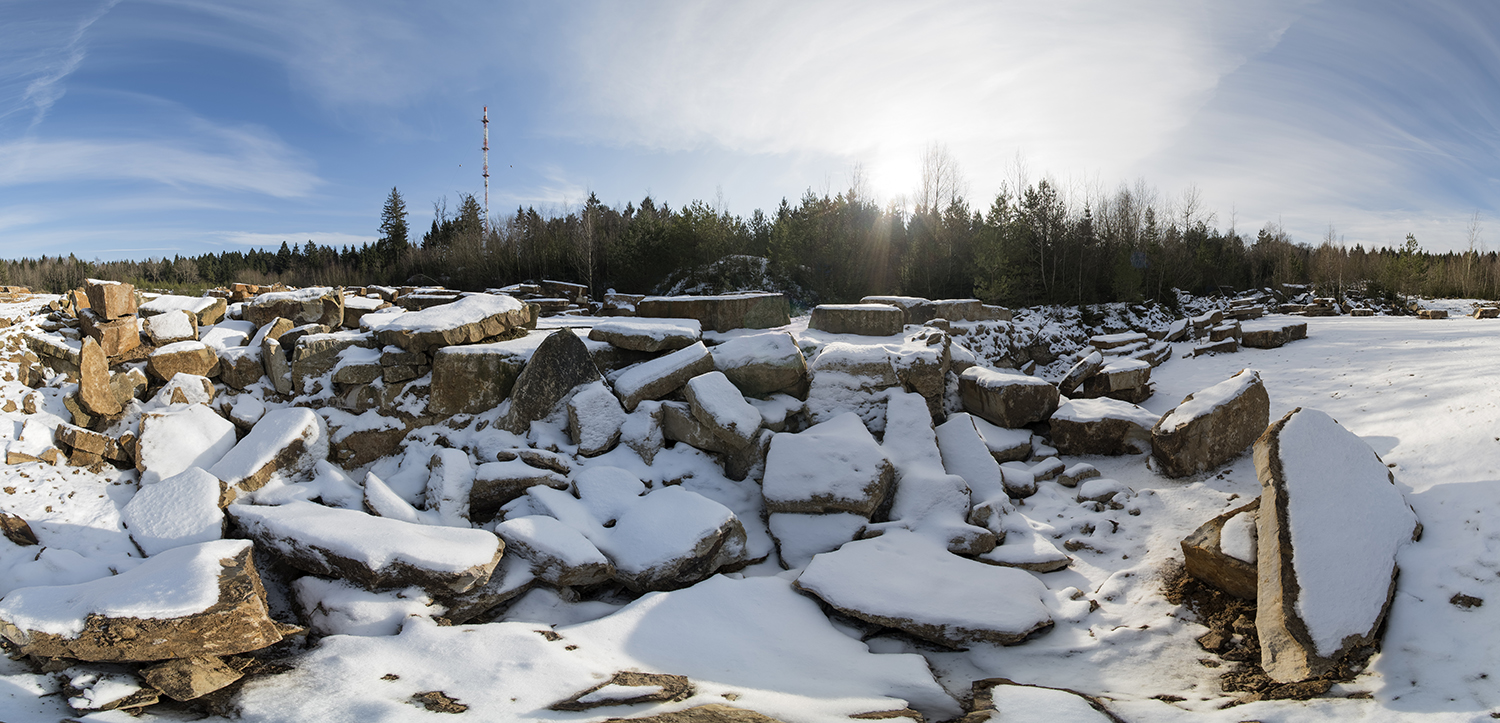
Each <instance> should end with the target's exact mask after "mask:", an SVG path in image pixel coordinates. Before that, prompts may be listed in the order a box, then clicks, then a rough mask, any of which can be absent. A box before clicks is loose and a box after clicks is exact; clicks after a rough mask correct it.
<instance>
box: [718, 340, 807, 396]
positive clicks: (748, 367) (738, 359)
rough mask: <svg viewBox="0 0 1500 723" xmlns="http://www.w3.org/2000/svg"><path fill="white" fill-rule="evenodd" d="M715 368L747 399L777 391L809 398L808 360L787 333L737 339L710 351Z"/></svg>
mask: <svg viewBox="0 0 1500 723" xmlns="http://www.w3.org/2000/svg"><path fill="white" fill-rule="evenodd" d="M709 353H710V354H712V355H713V360H714V368H715V369H717V370H719V371H721V372H724V376H726V377H729V381H731V382H734V385H735V386H736V387H739V389H740V391H741V392H743V393H744V394H745V395H746V396H750V397H760V396H765V395H768V394H772V393H774V392H787V393H788V394H791V395H793V396H797V397H806V396H807V383H808V376H807V360H806V358H805V357H803V356H802V350H801V349H799V348H798V347H797V340H796V339H793V338H792V335H791V334H788V333H786V332H767V333H763V334H747V335H745V336H737V337H734V338H733V339H730V340H729V341H726V342H724V343H722V344H719V345H717V346H715V347H713V348H712V349H710V350H709Z"/></svg>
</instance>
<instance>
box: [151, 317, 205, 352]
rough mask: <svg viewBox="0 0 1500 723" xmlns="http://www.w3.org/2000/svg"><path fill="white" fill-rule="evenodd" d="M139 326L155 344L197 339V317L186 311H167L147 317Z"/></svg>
mask: <svg viewBox="0 0 1500 723" xmlns="http://www.w3.org/2000/svg"><path fill="white" fill-rule="evenodd" d="M141 326H142V327H143V328H144V329H145V331H146V336H148V337H150V338H151V343H152V344H154V345H156V346H166V345H168V344H175V343H177V342H179V341H197V340H198V318H197V317H195V316H193V314H192V313H191V312H187V311H168V312H165V313H161V314H157V315H156V316H151V317H147V318H146V320H145V321H143V322H141Z"/></svg>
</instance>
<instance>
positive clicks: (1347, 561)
mask: <svg viewBox="0 0 1500 723" xmlns="http://www.w3.org/2000/svg"><path fill="white" fill-rule="evenodd" d="M1255 471H1256V475H1257V477H1259V479H1260V483H1261V505H1260V510H1259V513H1258V515H1257V519H1256V567H1257V576H1258V581H1259V584H1258V585H1257V587H1256V617H1255V630H1256V632H1257V633H1258V634H1259V636H1260V650H1261V667H1262V668H1263V669H1264V670H1265V671H1266V674H1267V675H1269V676H1271V678H1272V679H1273V680H1276V681H1278V682H1283V683H1289V682H1294V681H1299V680H1306V679H1308V678H1312V677H1316V676H1319V675H1323V674H1324V673H1326V672H1328V671H1330V670H1333V669H1334V668H1335V667H1336V666H1337V665H1339V664H1340V663H1341V662H1344V661H1345V660H1346V659H1348V658H1356V659H1358V658H1362V657H1364V656H1367V655H1368V654H1370V653H1372V652H1373V651H1374V649H1375V647H1376V646H1377V645H1378V644H1379V635H1380V628H1381V624H1382V623H1383V622H1384V621H1385V616H1386V612H1387V611H1388V610H1389V609H1390V605H1391V600H1392V598H1393V597H1394V596H1395V594H1396V553H1397V551H1398V550H1399V549H1400V548H1401V547H1402V546H1404V545H1406V544H1408V543H1410V542H1412V541H1413V540H1415V539H1416V538H1417V537H1419V536H1420V535H1421V531H1422V526H1421V524H1420V523H1419V522H1418V521H1417V517H1416V514H1415V513H1414V512H1412V509H1411V507H1409V506H1408V505H1407V504H1406V500H1404V499H1403V498H1402V496H1401V491H1400V490H1399V489H1397V487H1396V480H1395V477H1394V476H1392V475H1391V471H1390V470H1389V469H1388V468H1387V467H1386V466H1385V463H1384V462H1382V461H1381V460H1380V456H1379V455H1377V454H1375V451H1374V450H1372V449H1370V446H1369V445H1368V444H1366V443H1365V442H1364V440H1362V439H1360V438H1359V437H1358V436H1357V435H1355V434H1354V433H1353V432H1350V431H1349V430H1347V429H1345V428H1344V427H1342V426H1340V425H1339V423H1338V422H1336V421H1334V419H1333V418H1332V417H1330V416H1328V415H1327V414H1324V413H1323V412H1320V411H1318V410H1316V409H1302V408H1298V409H1294V410H1292V411H1291V412H1288V413H1287V415H1286V416H1284V417H1282V418H1281V419H1280V420H1279V421H1277V422H1276V423H1275V424H1273V425H1271V427H1270V428H1268V429H1267V430H1266V432H1265V434H1264V435H1262V436H1261V437H1260V439H1258V440H1257V441H1256V443H1255ZM1356 662H1357V660H1356Z"/></svg>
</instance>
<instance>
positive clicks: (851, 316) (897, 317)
mask: <svg viewBox="0 0 1500 723" xmlns="http://www.w3.org/2000/svg"><path fill="white" fill-rule="evenodd" d="M905 324H906V314H905V312H903V311H902V310H901V309H899V308H897V307H894V306H890V305H889V304H818V305H817V306H815V307H813V310H812V317H811V319H809V321H808V322H807V328H809V329H816V330H818V331H826V332H828V333H830V334H858V335H861V336H895V335H896V334H900V333H901V329H902V327H903V326H905Z"/></svg>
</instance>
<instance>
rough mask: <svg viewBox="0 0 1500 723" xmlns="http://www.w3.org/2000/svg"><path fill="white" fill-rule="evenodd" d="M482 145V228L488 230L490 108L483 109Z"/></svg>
mask: <svg viewBox="0 0 1500 723" xmlns="http://www.w3.org/2000/svg"><path fill="white" fill-rule="evenodd" d="M483 121H484V145H483V146H481V147H480V150H483V151H484V226H485V229H486V230H488V229H489V225H490V107H489V106H485V107H484V118H483Z"/></svg>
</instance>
